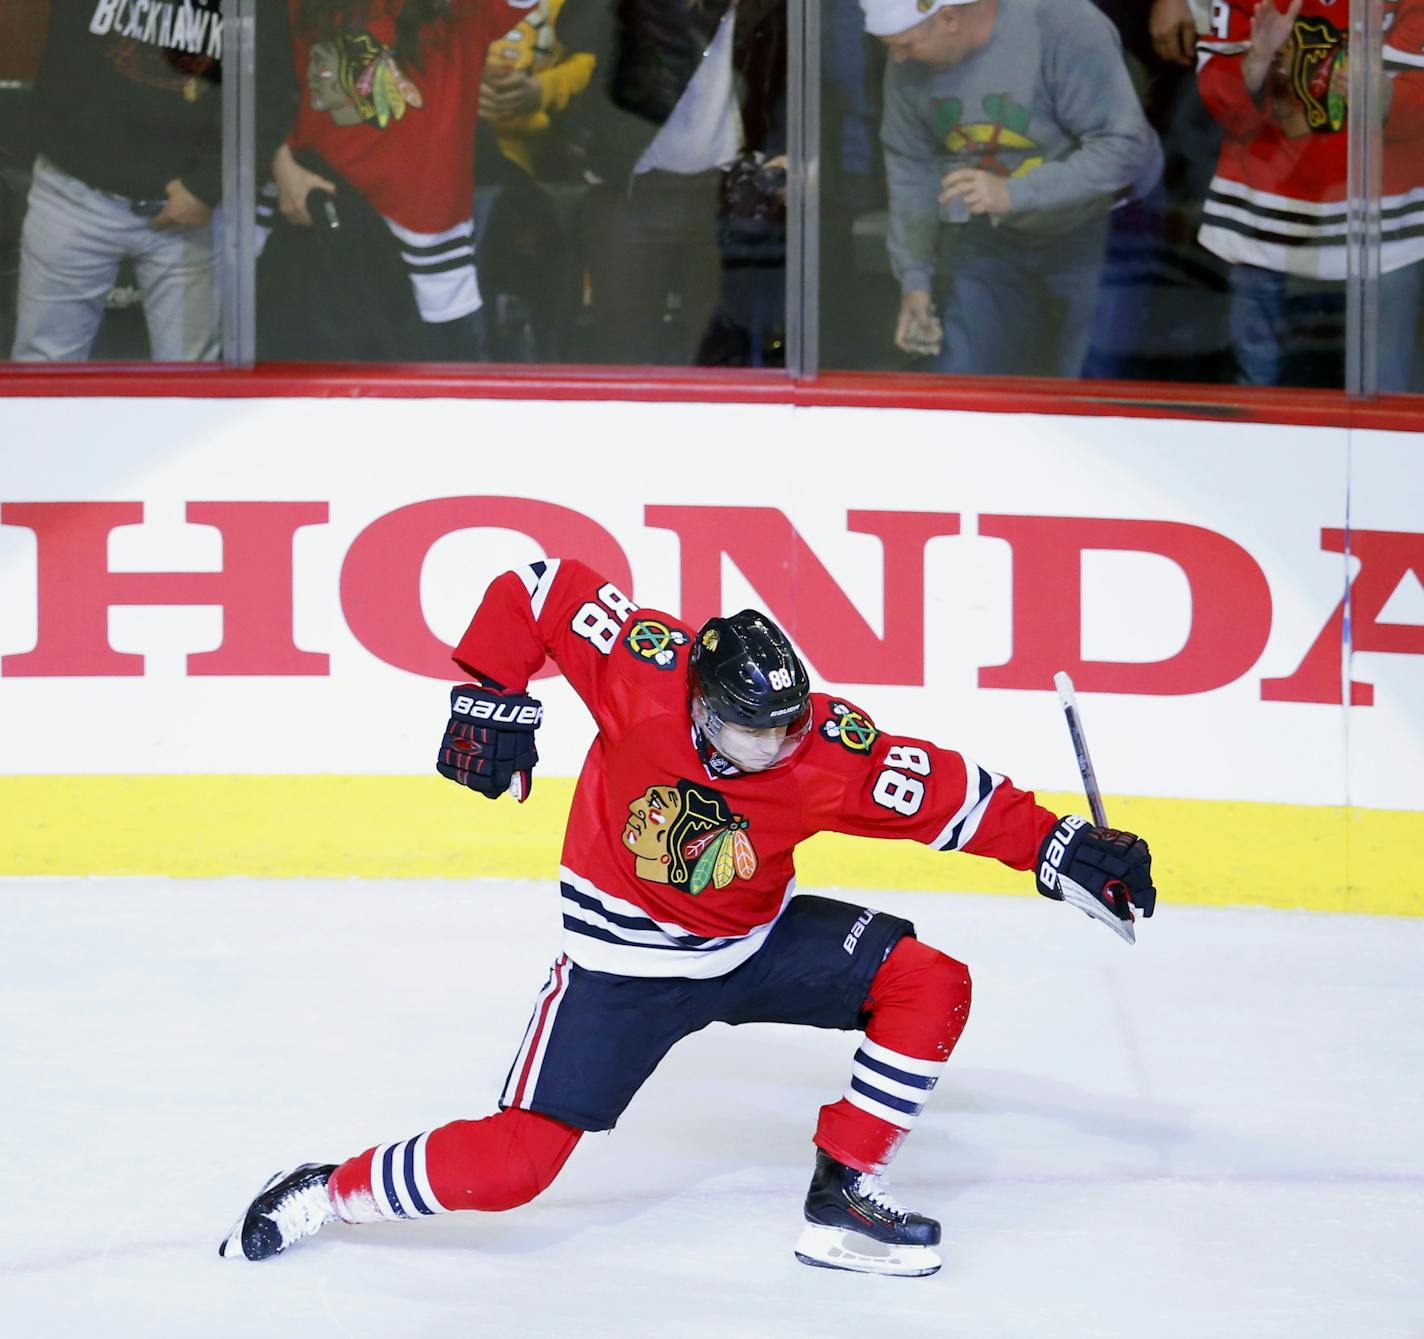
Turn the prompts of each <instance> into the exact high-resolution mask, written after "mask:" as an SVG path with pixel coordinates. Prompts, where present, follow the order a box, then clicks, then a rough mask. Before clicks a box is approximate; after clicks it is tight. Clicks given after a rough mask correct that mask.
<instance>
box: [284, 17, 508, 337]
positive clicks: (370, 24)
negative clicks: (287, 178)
mask: <svg viewBox="0 0 1424 1339" xmlns="http://www.w3.org/2000/svg"><path fill="white" fill-rule="evenodd" d="M289 3H290V5H291V10H292V28H293V33H294V35H295V36H294V46H295V50H294V60H295V62H296V73H297V78H298V79H299V80H302V81H304V82H305V85H306V95H305V96H304V97H303V99H302V105H301V109H300V111H299V112H298V113H297V119H296V123H295V125H294V126H293V129H292V132H291V134H290V135H289V136H288V143H289V144H290V145H291V147H292V149H293V151H294V152H295V151H300V150H302V149H312V150H314V151H315V152H317V153H319V154H321V156H322V157H323V158H325V159H326V161H327V162H328V163H330V164H331V166H332V167H333V168H335V169H336V171H337V172H339V173H340V174H341V175H342V176H343V177H345V178H346V180H347V181H349V182H350V183H351V184H352V185H353V186H354V187H355V188H356V189H357V190H358V191H360V192H361V194H362V195H363V196H364V197H365V198H366V200H367V201H369V203H370V204H371V206H372V208H374V209H375V211H376V212H377V213H378V214H380V215H381V217H382V218H384V219H385V220H386V223H387V225H388V226H389V227H390V229H391V231H392V232H393V233H394V234H395V236H396V239H397V241H398V242H399V243H400V245H401V256H402V259H403V260H404V261H405V264H406V268H407V270H408V271H409V273H410V276H411V281H412V283H413V284H414V287H415V296H416V301H417V303H418V305H419V307H420V313H421V315H422V316H423V317H424V318H425V320H427V321H449V320H453V319H454V318H455V317H457V316H464V315H466V314H468V313H469V312H472V311H474V310H476V309H477V308H478V307H479V305H480V299H479V290H478V287H477V284H476V279H475V262H474V220H473V210H474V203H473V202H474V187H475V122H476V119H477V118H478V116H479V101H480V75H481V73H482V71H483V69H484V63H485V56H486V54H487V53H488V51H489V46H490V43H491V42H492V41H494V40H495V38H497V37H499V36H501V35H502V34H503V33H505V32H508V31H509V30H510V29H511V28H513V27H514V26H515V25H516V24H517V23H519V22H520V20H521V19H523V18H524V17H525V16H526V15H527V14H528V12H529V10H530V9H531V8H532V6H533V5H534V3H535V0H455V3H454V4H453V6H452V8H451V14H450V17H449V19H448V20H447V21H446V22H445V23H444V24H443V25H442V26H439V27H437V28H436V29H435V30H434V32H433V34H432V35H431V36H430V38H429V40H427V41H426V43H425V45H424V47H423V49H422V50H421V52H420V60H419V63H418V64H417V63H416V62H414V61H412V60H411V59H409V58H408V57H404V56H401V55H398V54H397V52H396V51H395V49H394V48H395V41H396V17H397V16H398V15H399V13H400V10H401V0H375V2H374V3H373V4H372V5H371V6H370V10H369V14H368V16H367V18H366V21H365V24H364V26H363V27H361V28H360V29H357V30H354V31H351V32H346V31H342V32H340V33H336V34H333V35H332V36H330V37H328V38H326V39H325V40H322V41H317V42H313V41H312V40H311V38H310V36H309V35H308V34H307V33H305V32H304V31H303V28H302V24H301V13H300V7H299V5H298V4H297V0H289Z"/></svg>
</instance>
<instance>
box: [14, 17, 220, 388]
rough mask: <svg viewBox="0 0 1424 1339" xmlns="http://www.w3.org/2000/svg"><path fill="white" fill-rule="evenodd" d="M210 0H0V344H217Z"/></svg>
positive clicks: (215, 89) (120, 352) (39, 358)
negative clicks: (137, 0)
mask: <svg viewBox="0 0 1424 1339" xmlns="http://www.w3.org/2000/svg"><path fill="white" fill-rule="evenodd" d="M219 10H220V5H219V3H218V0H188V2H187V3H159V2H158V0H154V3H149V4H135V3H132V2H131V0H53V3H51V2H50V0H6V3H5V4H4V5H3V6H0V96H2V97H3V99H4V106H3V109H0V347H3V348H4V349H5V350H6V351H12V356H13V357H14V358H16V359H17V360H22V361H27V362H83V361H85V360H88V359H122V360H143V359H150V358H151V359H155V360H162V361H168V362H202V361H211V360H213V359H216V358H217V356H218V352H219V348H218V346H219V299H218V293H219V282H218V273H217V262H216V257H217V250H218V248H217V226H216V222H215V218H216V211H217V209H218V206H219V204H220V202H221V197H222V145H223V108H222V97H221V92H220V82H219V72H220V68H221V57H222V27H221V22H220V14H219Z"/></svg>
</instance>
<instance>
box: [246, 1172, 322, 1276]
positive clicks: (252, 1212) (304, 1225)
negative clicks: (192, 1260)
mask: <svg viewBox="0 0 1424 1339" xmlns="http://www.w3.org/2000/svg"><path fill="white" fill-rule="evenodd" d="M335 1170H336V1164H335V1163H332V1164H331V1165H329V1166H325V1167H319V1166H317V1164H316V1163H314V1162H304V1163H302V1165H301V1166H300V1167H297V1168H295V1169H294V1170H292V1171H290V1172H278V1173H277V1175H276V1176H274V1177H272V1179H271V1180H270V1181H268V1182H267V1184H266V1185H265V1186H263V1187H262V1189H261V1190H260V1191H259V1192H258V1195H257V1198H256V1199H255V1200H253V1201H252V1203H251V1204H250V1205H248V1207H247V1212H246V1213H245V1214H243V1215H242V1217H241V1218H239V1219H238V1220H237V1222H236V1223H234V1224H233V1226H232V1231H231V1232H229V1233H228V1234H227V1236H226V1237H224V1238H223V1241H222V1244H221V1245H220V1246H219V1247H218V1254H219V1255H221V1256H223V1257H224V1258H227V1259H237V1258H238V1257H242V1258H245V1259H248V1260H266V1259H268V1258H269V1257H270V1256H273V1255H280V1254H281V1253H282V1252H283V1251H285V1250H286V1249H287V1247H288V1246H290V1245H292V1243H293V1242H297V1241H300V1240H301V1239H302V1238H303V1237H310V1236H311V1235H312V1234H313V1233H316V1232H320V1231H321V1229H322V1228H324V1227H325V1226H326V1225H327V1224H328V1223H329V1222H331V1221H332V1220H333V1219H334V1218H335V1217H336V1211H335V1210H334V1209H333V1208H332V1207H331V1197H330V1196H329V1195H328V1194H327V1193H326V1183H327V1182H328V1181H329V1180H331V1174H332V1172H334V1171H335Z"/></svg>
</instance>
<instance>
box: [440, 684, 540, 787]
mask: <svg viewBox="0 0 1424 1339" xmlns="http://www.w3.org/2000/svg"><path fill="white" fill-rule="evenodd" d="M543 719H544V708H543V706H542V705H541V704H540V703H539V702H537V701H536V700H535V699H534V698H532V697H530V696H529V695H528V694H527V693H505V692H498V691H496V690H494V689H492V688H481V687H480V686H478V685H477V684H472V683H464V684H460V685H459V686H458V687H455V688H452V689H451V690H450V720H449V723H448V724H447V725H446V726H445V737H444V738H443V739H442V740H441V741H440V756H439V757H438V758H437V759H436V761H435V770H436V771H437V772H439V773H440V775H441V776H444V777H449V778H450V780H451V781H458V782H459V783H460V784H461V785H462V786H468V787H469V788H470V789H471V790H477V791H479V793H480V794H481V795H484V796H487V797H488V798H489V799H491V800H493V799H496V798H498V797H499V796H501V795H503V794H504V792H505V791H509V792H510V793H511V794H512V795H513V796H514V798H515V799H516V800H518V801H519V802H520V803H521V804H523V802H524V801H525V800H527V799H528V798H529V793H530V791H531V790H532V789H533V778H532V776H531V773H532V772H533V770H534V765H535V764H536V763H537V762H538V761H539V752H538V750H537V749H536V748H535V747H534V731H535V730H537V729H538V728H539V725H540V723H541V722H542V721H543Z"/></svg>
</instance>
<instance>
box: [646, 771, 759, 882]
mask: <svg viewBox="0 0 1424 1339" xmlns="http://www.w3.org/2000/svg"><path fill="white" fill-rule="evenodd" d="M623 845H624V846H626V847H627V848H628V849H629V850H630V851H631V852H632V853H633V872H634V873H635V874H637V876H638V877H639V878H640V879H647V880H648V881H649V882H650V883H668V884H671V885H672V886H673V887H674V888H680V889H682V891H683V892H685V893H691V894H692V895H693V896H694V897H696V896H697V894H698V893H700V892H701V891H702V890H703V889H704V888H706V887H707V885H708V884H711V885H712V887H714V888H725V887H726V886H727V885H728V884H729V883H731V882H732V880H733V879H750V878H751V877H752V875H753V874H755V873H756V870H757V857H756V851H755V850H754V849H753V847H752V843H751V838H750V837H748V836H747V820H746V819H745V818H743V817H742V816H741V815H740V814H734V813H733V812H732V811H731V809H730V808H729V807H728V805H727V801H726V800H724V799H723V798H722V797H721V796H720V795H719V794H718V793H717V792H716V791H715V790H710V789H708V788H707V787H706V786H694V785H693V784H692V783H691V782H690V781H679V782H678V783H677V784H676V785H675V786H649V787H648V789H647V790H645V791H644V792H643V793H642V794H641V795H640V796H638V798H637V799H636V800H634V801H633V803H632V804H630V805H629V806H628V821H627V822H626V823H625V824H624V825H623Z"/></svg>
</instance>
